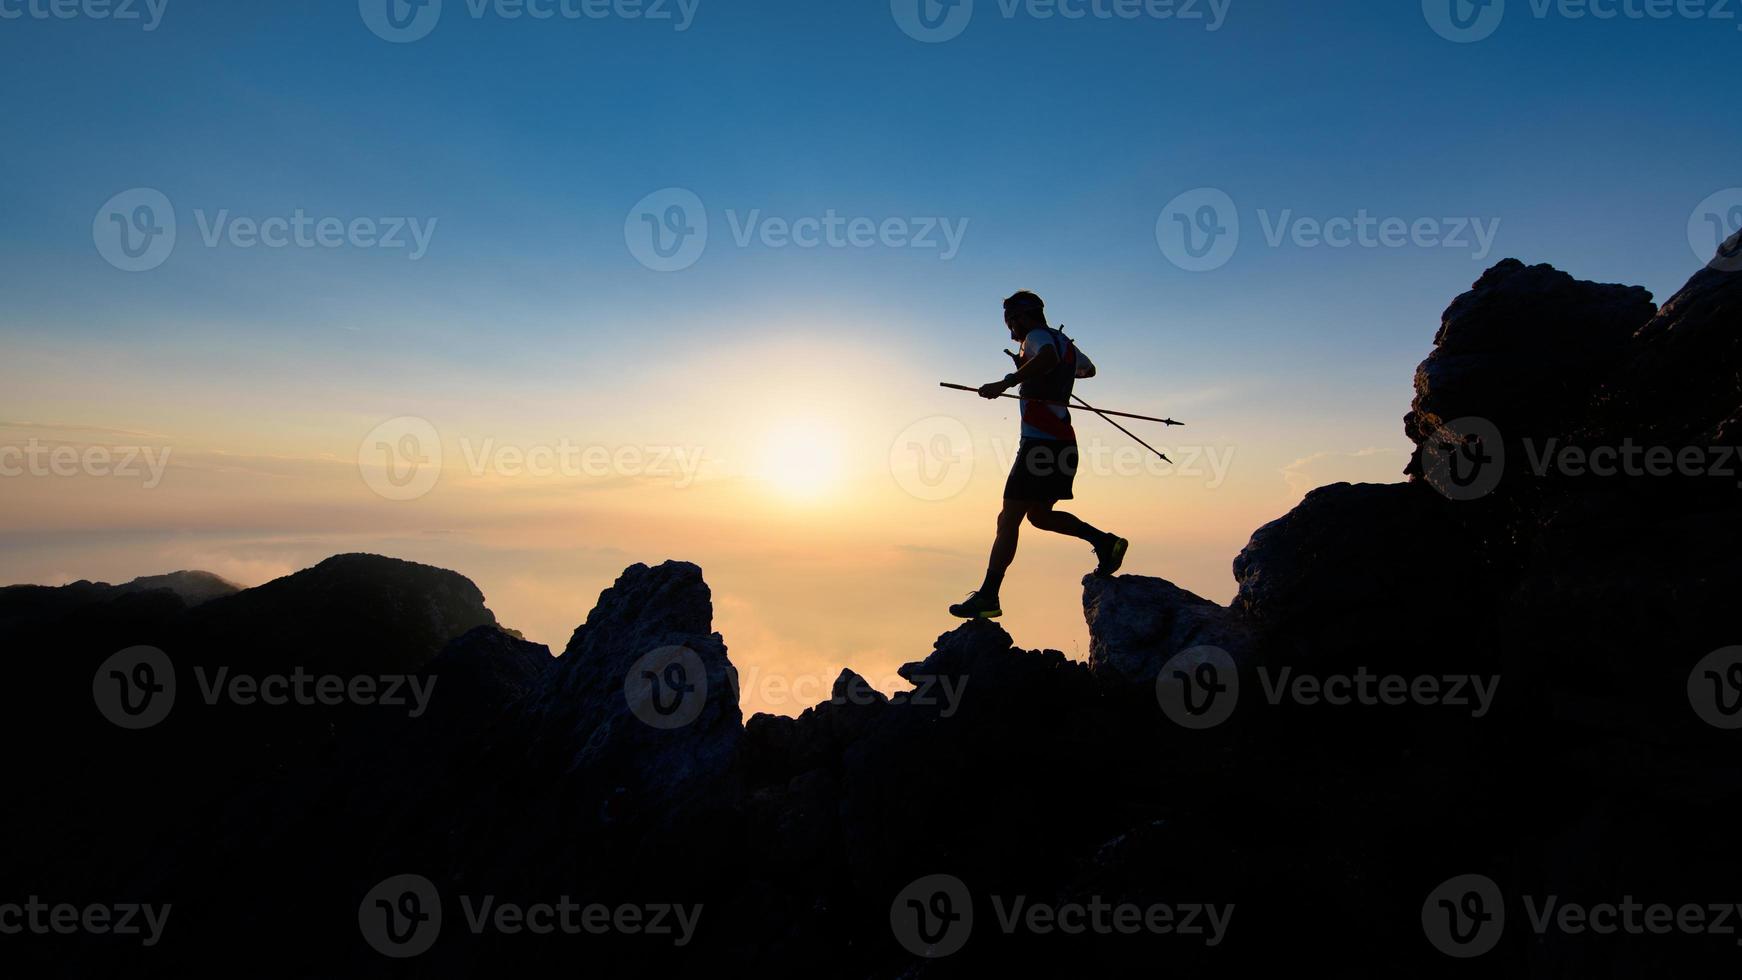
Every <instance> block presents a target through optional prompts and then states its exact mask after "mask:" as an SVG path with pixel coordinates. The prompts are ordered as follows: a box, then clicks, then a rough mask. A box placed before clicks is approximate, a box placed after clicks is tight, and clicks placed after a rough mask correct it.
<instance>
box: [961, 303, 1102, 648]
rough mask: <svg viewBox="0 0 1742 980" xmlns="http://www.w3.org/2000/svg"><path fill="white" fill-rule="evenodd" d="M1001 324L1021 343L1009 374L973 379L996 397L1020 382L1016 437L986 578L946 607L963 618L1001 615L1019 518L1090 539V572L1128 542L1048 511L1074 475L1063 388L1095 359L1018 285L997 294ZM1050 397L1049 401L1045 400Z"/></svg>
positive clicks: (1067, 393) (1073, 439) (983, 393)
mask: <svg viewBox="0 0 1742 980" xmlns="http://www.w3.org/2000/svg"><path fill="white" fill-rule="evenodd" d="M1004 325H1005V326H1006V327H1008V328H1009V329H1010V336H1011V337H1012V338H1013V339H1015V340H1016V341H1018V342H1019V343H1021V345H1022V350H1021V353H1020V354H1018V355H1017V368H1016V371H1015V372H1014V373H1011V374H1007V375H1005V376H1004V380H1002V381H993V382H991V383H990V384H984V385H981V386H980V397H982V398H997V397H998V396H999V395H1002V394H1004V393H1005V392H1006V391H1008V390H1009V389H1011V388H1014V387H1017V386H1019V385H1020V386H1021V387H1020V389H1019V391H1018V392H1017V394H1018V395H1020V396H1021V398H1022V403H1021V404H1022V440H1021V442H1020V444H1019V445H1018V446H1017V450H1016V461H1015V463H1014V464H1013V465H1012V466H1011V467H1010V477H1009V479H1007V480H1005V481H1004V509H1003V510H1002V511H1000V512H999V514H998V537H997V538H996V539H995V540H993V542H992V556H991V558H990V559H989V560H988V561H987V563H986V580H985V581H984V582H982V583H980V588H979V590H978V591H976V592H974V593H972V594H971V595H969V596H968V598H967V600H966V601H964V602H959V603H957V604H955V605H953V606H951V607H950V615H952V616H960V617H961V618H963V619H975V618H984V619H994V618H996V617H998V616H1001V615H1003V614H1004V610H1003V609H1002V608H1000V606H999V602H998V589H999V587H1000V586H1002V585H1003V584H1004V570H1005V569H1007V568H1009V567H1010V562H1011V560H1012V559H1014V558H1015V557H1016V539H1017V535H1018V534H1019V533H1020V532H1021V530H1022V519H1023V518H1024V517H1026V518H1028V522H1029V523H1030V524H1033V525H1034V526H1035V527H1038V528H1040V529H1041V530H1043V531H1054V532H1056V533H1058V534H1068V535H1070V536H1071V537H1073V538H1082V539H1083V540H1084V541H1087V542H1089V544H1090V545H1092V546H1094V549H1095V557H1096V559H1098V562H1097V564H1096V566H1095V574H1097V575H1111V574H1113V573H1114V572H1116V571H1118V570H1119V566H1120V564H1122V563H1123V562H1124V561H1125V550H1126V549H1127V548H1128V547H1130V542H1129V541H1126V540H1125V539H1124V538H1121V537H1119V536H1118V535H1115V534H1109V533H1107V532H1105V531H1099V530H1096V529H1095V528H1093V527H1090V526H1089V525H1087V524H1085V523H1083V522H1082V521H1080V520H1078V519H1077V518H1076V517H1074V516H1073V515H1071V514H1067V513H1065V512H1064V511H1062V510H1054V509H1053V505H1054V504H1056V503H1058V502H1059V501H1060V500H1070V499H1071V496H1072V495H1071V484H1072V483H1073V482H1075V480H1076V476H1077V434H1076V432H1075V431H1074V430H1073V429H1072V428H1071V412H1070V409H1068V408H1066V407H1064V406H1065V404H1067V403H1069V402H1070V400H1071V388H1072V386H1073V385H1074V384H1075V382H1076V379H1078V378H1092V377H1094V376H1095V365H1094V364H1092V363H1090V362H1089V359H1088V357H1086V356H1084V354H1083V352H1082V351H1079V350H1077V345H1076V344H1075V343H1074V342H1072V341H1071V339H1070V338H1069V337H1066V336H1065V335H1064V334H1062V333H1060V332H1059V331H1057V330H1054V329H1053V328H1051V327H1049V326H1047V324H1046V304H1045V303H1042V302H1041V299H1040V297H1039V296H1036V295H1035V294H1033V293H1031V292H1028V291H1027V290H1023V291H1021V292H1019V293H1017V294H1016V295H1014V296H1012V297H1010V298H1009V299H1007V300H1005V301H1004ZM1048 403H1057V404H1048Z"/></svg>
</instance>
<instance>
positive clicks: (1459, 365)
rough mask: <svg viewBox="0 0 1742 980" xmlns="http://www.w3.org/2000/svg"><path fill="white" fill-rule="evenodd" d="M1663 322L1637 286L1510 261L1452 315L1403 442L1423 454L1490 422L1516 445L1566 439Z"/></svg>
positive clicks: (1425, 365)
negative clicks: (1648, 332)
mask: <svg viewBox="0 0 1742 980" xmlns="http://www.w3.org/2000/svg"><path fill="white" fill-rule="evenodd" d="M1656 312H1657V307H1656V306H1655V305H1653V304H1652V301H1651V294H1650V293H1649V292H1646V291H1645V290H1644V289H1641V288H1639V287H1637V286H1613V285H1599V284H1597V283H1591V282H1579V281H1576V280H1574V279H1573V277H1572V276H1569V275H1567V274H1566V273H1564V272H1561V271H1560V270H1558V269H1555V268H1553V267H1552V266H1547V265H1534V266H1526V265H1525V264H1524V263H1522V262H1519V261H1518V260H1517V259H1507V260H1505V261H1503V262H1501V263H1499V264H1498V265H1496V266H1494V267H1493V268H1492V269H1489V270H1488V271H1487V272H1485V273H1483V275H1482V277H1481V278H1480V279H1478V280H1477V281H1476V284H1475V285H1474V286H1473V287H1471V289H1470V291H1469V292H1467V293H1465V294H1463V295H1462V296H1459V297H1458V298H1457V299H1455V300H1453V301H1452V304H1451V305H1450V306H1448V307H1447V308H1446V311H1445V313H1444V314H1443V315H1442V316H1441V319H1440V329H1439V332H1438V333H1437V334H1436V335H1435V336H1434V351H1433V353H1432V354H1430V355H1428V358H1427V359H1426V360H1424V361H1422V362H1421V365H1420V366H1419V367H1417V368H1416V371H1415V392H1416V394H1415V400H1414V402H1412V403H1411V405H1410V412H1409V414H1408V415H1407V416H1405V418H1404V432H1405V434H1407V435H1408V436H1409V438H1410V441H1411V442H1414V443H1415V444H1416V446H1417V450H1416V453H1415V454H1414V455H1413V456H1412V457H1411V459H1410V464H1409V467H1408V468H1407V470H1406V472H1407V473H1409V474H1411V475H1421V473H1422V462H1421V449H1420V447H1421V445H1422V444H1423V443H1426V442H1429V441H1431V440H1447V439H1454V440H1455V439H1458V438H1461V436H1462V433H1455V434H1449V433H1448V431H1447V426H1448V424H1449V423H1452V422H1455V421H1457V420H1459V419H1462V418H1466V417H1476V418H1481V419H1485V420H1487V422H1489V423H1491V424H1492V425H1494V426H1495V427H1496V428H1498V429H1499V430H1500V432H1501V433H1502V434H1503V436H1504V437H1505V438H1506V439H1507V440H1508V441H1509V442H1516V441H1518V440H1522V439H1525V438H1532V439H1537V440H1545V439H1549V438H1554V437H1556V436H1560V437H1565V436H1566V435H1567V434H1568V433H1569V432H1570V431H1571V430H1572V429H1573V428H1574V427H1575V425H1576V424H1577V423H1578V422H1580V421H1582V420H1583V419H1584V418H1586V417H1587V416H1588V415H1589V413H1590V411H1591V409H1592V407H1593V404H1594V401H1595V398H1596V395H1597V391H1598V388H1599V386H1600V385H1601V384H1602V383H1603V382H1605V381H1607V380H1608V379H1609V377H1610V376H1611V375H1612V374H1613V373H1614V371H1615V370H1616V369H1617V367H1618V366H1619V365H1620V364H1621V363H1622V362H1623V361H1624V359H1625V358H1626V357H1627V354H1628V347H1629V342H1630V340H1631V338H1632V337H1633V335H1634V333H1635V332H1636V331H1638V330H1639V329H1640V328H1641V327H1642V326H1644V325H1645V323H1646V321H1648V320H1650V319H1651V318H1652V316H1653V315H1654V314H1655V313H1656Z"/></svg>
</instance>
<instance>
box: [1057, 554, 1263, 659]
mask: <svg viewBox="0 0 1742 980" xmlns="http://www.w3.org/2000/svg"><path fill="white" fill-rule="evenodd" d="M1083 618H1084V619H1086V620H1087V621H1088V624H1089V668H1090V669H1091V670H1093V671H1094V672H1095V676H1096V677H1097V678H1101V679H1104V680H1109V681H1124V682H1140V683H1148V682H1150V681H1153V680H1155V675H1156V674H1157V673H1158V672H1159V671H1160V670H1161V667H1162V665H1163V664H1165V663H1167V661H1168V659H1169V658H1170V657H1172V656H1173V655H1174V654H1176V653H1179V652H1180V651H1181V650H1187V649H1190V648H1192V647H1197V646H1214V647H1220V648H1222V649H1223V650H1226V651H1227V652H1228V653H1229V654H1230V655H1231V656H1232V657H1233V658H1234V661H1235V663H1242V664H1243V663H1246V662H1248V661H1249V660H1250V658H1251V656H1252V650H1251V647H1252V644H1253V631H1252V625H1251V624H1250V623H1248V622H1247V621H1246V619H1245V617H1244V615H1243V614H1242V613H1240V612H1237V611H1235V610H1233V609H1230V608H1228V607H1227V606H1221V605H1217V604H1216V603H1214V602H1211V601H1210V600H1208V599H1205V598H1204V597H1202V596H1200V595H1196V594H1195V593H1192V592H1188V591H1186V590H1185V589H1182V588H1180V587H1179V586H1177V585H1174V584H1173V583H1172V582H1169V581H1167V580H1166V579H1160V578H1151V577H1148V576H1144V575H1119V576H1115V577H1111V578H1106V577H1101V576H1096V575H1087V576H1084V577H1083Z"/></svg>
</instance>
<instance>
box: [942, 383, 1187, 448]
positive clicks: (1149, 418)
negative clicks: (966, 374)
mask: <svg viewBox="0 0 1742 980" xmlns="http://www.w3.org/2000/svg"><path fill="white" fill-rule="evenodd" d="M938 387H940V388H954V389H955V390H957V391H972V392H974V393H975V394H978V393H979V391H980V389H978V388H975V387H973V386H971V385H958V384H951V383H949V382H948V381H939V382H938ZM998 397H999V398H1015V399H1017V400H1019V401H1020V400H1021V397H1022V396H1020V395H1011V394H1003V395H999V396H998ZM1028 400H1029V401H1031V402H1033V403H1035V404H1036V405H1056V406H1058V407H1059V408H1084V409H1088V410H1089V411H1091V412H1094V413H1095V414H1096V415H1099V416H1101V417H1102V418H1107V416H1109V415H1117V416H1119V417H1120V418H1122V419H1137V420H1139V421H1142V422H1160V423H1161V424H1162V425H1184V424H1185V423H1184V422H1175V421H1174V420H1173V419H1158V418H1156V417H1155V416H1153V415H1138V414H1136V413H1135V412H1115V411H1113V410H1112V409H1110V408H1089V406H1088V405H1072V404H1071V403H1070V402H1055V401H1047V400H1046V399H1043V398H1030V399H1028ZM1077 400H1078V401H1082V399H1081V398H1079V399H1077ZM1109 421H1111V420H1109ZM1133 438H1135V437H1133Z"/></svg>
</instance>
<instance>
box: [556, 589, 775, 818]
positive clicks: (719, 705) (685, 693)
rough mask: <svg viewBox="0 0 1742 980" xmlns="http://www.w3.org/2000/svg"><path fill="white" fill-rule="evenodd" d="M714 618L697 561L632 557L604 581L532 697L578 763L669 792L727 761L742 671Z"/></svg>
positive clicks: (639, 791)
mask: <svg viewBox="0 0 1742 980" xmlns="http://www.w3.org/2000/svg"><path fill="white" fill-rule="evenodd" d="M713 619H714V608H713V597H712V594H711V592H710V591H709V589H708V586H707V583H705V582H703V581H702V570H701V569H700V568H698V567H696V566H695V565H692V564H690V563H689V562H679V561H668V562H665V563H664V564H661V565H658V566H656V567H653V568H649V567H648V566H646V565H632V566H630V567H629V568H627V569H625V570H624V572H623V574H622V576H621V577H619V578H618V579H617V581H616V583H615V584H613V585H612V586H611V587H610V588H609V589H606V590H605V591H604V592H602V593H600V595H599V601H598V604H597V605H595V606H594V607H593V611H592V612H590V613H588V614H587V621H586V622H585V623H584V624H582V625H581V626H580V628H578V629H576V630H575V633H574V636H572V637H571V638H570V639H569V645H568V648H567V649H566V650H564V651H563V655H562V657H561V658H559V659H558V661H557V663H556V665H555V667H553V668H552V670H551V673H550V677H549V682H548V683H547V684H546V686H545V689H544V690H543V691H542V692H541V694H540V695H539V698H538V704H537V708H536V710H537V712H538V714H539V715H540V724H541V725H542V726H543V728H544V730H545V732H546V738H547V739H548V740H549V741H550V742H551V743H552V744H553V745H557V746H561V747H562V749H561V751H564V752H566V753H568V754H569V763H568V764H569V767H570V768H571V769H572V770H577V771H587V772H591V773H594V774H596V775H598V776H599V777H600V778H603V779H605V780H607V781H613V782H614V786H615V787H621V788H622V789H623V790H624V791H626V792H630V793H632V794H634V796H635V797H637V798H644V799H652V800H659V801H665V802H670V801H674V800H682V799H687V798H692V797H693V796H695V795H696V794H698V793H702V792H705V791H708V790H710V789H712V788H713V784H714V782H715V780H716V779H718V778H720V777H721V776H722V775H723V774H726V773H729V772H731V771H732V769H733V768H734V767H735V764H736V754H737V749H738V740H739V738H740V736H741V735H742V733H743V714H742V712H741V711H740V710H739V708H738V673H737V670H736V668H734V667H733V666H732V662H731V661H730V660H728V659H727V658H726V644H725V642H724V641H723V640H722V639H721V638H720V634H718V633H715V632H713Z"/></svg>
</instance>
